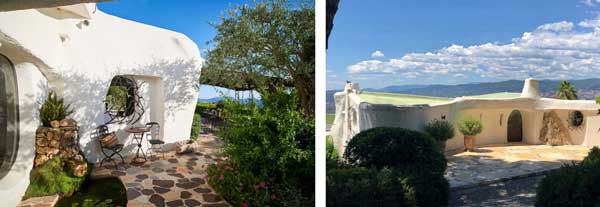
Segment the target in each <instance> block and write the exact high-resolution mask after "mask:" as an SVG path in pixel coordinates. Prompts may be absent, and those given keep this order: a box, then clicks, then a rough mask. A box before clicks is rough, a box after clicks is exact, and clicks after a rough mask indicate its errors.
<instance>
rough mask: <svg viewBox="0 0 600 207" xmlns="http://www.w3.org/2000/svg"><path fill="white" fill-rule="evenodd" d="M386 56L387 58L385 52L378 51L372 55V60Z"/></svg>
mask: <svg viewBox="0 0 600 207" xmlns="http://www.w3.org/2000/svg"><path fill="white" fill-rule="evenodd" d="M384 56H385V55H384V54H383V52H381V51H379V50H377V51H375V52H373V53H372V54H371V57H372V58H380V57H384Z"/></svg>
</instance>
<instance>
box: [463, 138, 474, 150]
mask: <svg viewBox="0 0 600 207" xmlns="http://www.w3.org/2000/svg"><path fill="white" fill-rule="evenodd" d="M474 147H475V135H465V150H466V151H469V152H470V151H473V148H474Z"/></svg>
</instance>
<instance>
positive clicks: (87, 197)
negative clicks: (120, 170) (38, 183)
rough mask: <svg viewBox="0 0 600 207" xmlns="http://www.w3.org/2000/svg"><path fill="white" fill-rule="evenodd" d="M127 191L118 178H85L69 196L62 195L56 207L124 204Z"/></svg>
mask: <svg viewBox="0 0 600 207" xmlns="http://www.w3.org/2000/svg"><path fill="white" fill-rule="evenodd" d="M126 205H127V192H126V189H125V187H124V186H123V184H122V183H121V181H120V180H119V179H118V178H101V179H93V180H89V179H88V180H87V181H86V182H85V183H84V184H83V185H82V186H81V188H80V189H79V190H78V191H77V193H75V194H74V195H73V196H71V197H64V198H62V199H60V200H59V201H58V203H56V207H112V206H126Z"/></svg>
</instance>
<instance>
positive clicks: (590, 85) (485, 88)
mask: <svg viewBox="0 0 600 207" xmlns="http://www.w3.org/2000/svg"><path fill="white" fill-rule="evenodd" d="M560 81H561V80H540V81H539V83H540V91H541V93H542V96H543V97H554V95H555V94H556V88H557V86H558V85H559V83H560ZM569 82H571V84H573V86H574V87H575V88H576V89H577V90H578V92H579V98H580V99H592V100H593V99H596V97H597V96H600V79H598V78H591V79H583V80H570V81H569ZM521 90H523V81H522V80H507V81H500V82H491V83H467V84H459V85H441V84H436V85H398V86H388V87H385V88H378V89H377V88H365V89H363V91H370V92H386V93H404V94H414V95H422V96H437V97H460V96H474V95H482V94H489V93H498V92H514V93H520V92H521ZM339 91H340V90H328V91H327V92H326V94H327V98H326V103H327V108H326V109H327V110H326V111H327V113H334V112H335V104H334V103H333V95H334V94H335V93H336V92H339Z"/></svg>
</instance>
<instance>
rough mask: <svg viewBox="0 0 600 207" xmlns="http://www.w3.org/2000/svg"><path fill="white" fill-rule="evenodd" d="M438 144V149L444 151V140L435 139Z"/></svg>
mask: <svg viewBox="0 0 600 207" xmlns="http://www.w3.org/2000/svg"><path fill="white" fill-rule="evenodd" d="M437 143H438V146H440V149H441V150H442V153H444V152H446V141H439V140H438V141H437Z"/></svg>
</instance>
